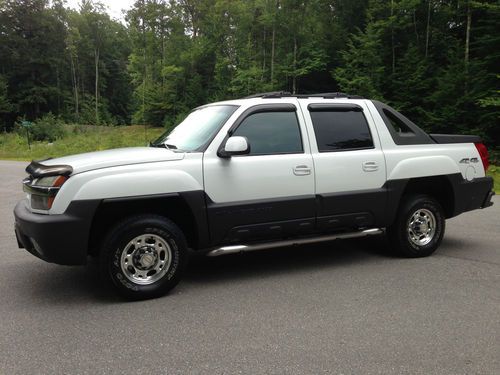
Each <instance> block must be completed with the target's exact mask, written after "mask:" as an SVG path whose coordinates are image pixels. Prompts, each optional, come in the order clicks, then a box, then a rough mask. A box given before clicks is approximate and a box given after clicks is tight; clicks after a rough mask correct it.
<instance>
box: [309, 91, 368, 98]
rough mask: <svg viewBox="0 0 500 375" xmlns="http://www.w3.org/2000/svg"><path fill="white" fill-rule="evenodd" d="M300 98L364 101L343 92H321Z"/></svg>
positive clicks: (357, 96)
mask: <svg viewBox="0 0 500 375" xmlns="http://www.w3.org/2000/svg"><path fill="white" fill-rule="evenodd" d="M301 96H304V97H308V98H325V99H334V98H347V99H364V98H363V97H362V96H359V95H351V94H346V93H345V92H323V93H321V94H304V95H301Z"/></svg>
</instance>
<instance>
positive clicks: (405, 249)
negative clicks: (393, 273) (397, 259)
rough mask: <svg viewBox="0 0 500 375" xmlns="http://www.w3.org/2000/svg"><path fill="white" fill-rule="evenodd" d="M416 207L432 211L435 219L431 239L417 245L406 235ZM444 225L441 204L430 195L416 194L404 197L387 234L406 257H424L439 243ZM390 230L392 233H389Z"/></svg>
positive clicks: (434, 249)
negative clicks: (434, 229)
mask: <svg viewBox="0 0 500 375" xmlns="http://www.w3.org/2000/svg"><path fill="white" fill-rule="evenodd" d="M418 209H426V210H429V211H430V212H432V214H433V215H434V218H435V220H436V232H435V233H434V237H433V238H432V240H431V241H430V242H429V243H428V244H426V245H422V246H419V245H417V244H415V243H413V242H412V241H411V240H410V238H409V237H408V221H409V220H410V218H411V216H412V215H413V214H414V213H415V212H416V211H417V210H418ZM445 227H446V219H445V216H444V212H443V209H442V207H441V205H440V204H439V203H438V202H437V201H436V200H435V199H433V198H432V197H429V196H425V195H416V196H409V197H406V198H405V200H404V203H403V205H402V209H401V211H400V214H399V215H398V217H397V219H396V223H395V224H394V226H393V228H390V230H389V235H390V237H391V240H392V242H393V244H394V245H395V247H396V248H397V250H399V252H400V253H401V254H402V255H404V256H407V257H415V258H416V257H424V256H428V255H431V254H432V253H433V252H434V251H436V249H437V248H438V247H439V245H440V244H441V241H442V239H443V236H444V232H445ZM391 232H392V233H391Z"/></svg>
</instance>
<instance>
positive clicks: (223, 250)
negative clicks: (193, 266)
mask: <svg viewBox="0 0 500 375" xmlns="http://www.w3.org/2000/svg"><path fill="white" fill-rule="evenodd" d="M382 233H384V231H383V230H382V229H379V228H372V229H365V230H362V231H358V232H347V233H337V234H329V235H327V236H319V237H308V238H298V239H293V240H284V241H274V242H265V243H258V244H252V245H231V246H223V247H219V248H217V249H214V250H211V251H209V252H208V254H207V255H208V256H209V257H217V256H219V255H225V254H235V253H245V252H247V251H256V250H266V249H273V248H276V247H285V246H295V245H304V244H310V243H316V242H324V241H331V240H339V239H345V238H355V237H365V236H373V235H377V234H382Z"/></svg>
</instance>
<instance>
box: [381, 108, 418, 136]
mask: <svg viewBox="0 0 500 375" xmlns="http://www.w3.org/2000/svg"><path fill="white" fill-rule="evenodd" d="M383 111H384V114H385V115H386V116H387V119H388V120H389V122H390V124H391V126H392V127H393V129H394V131H395V132H397V133H398V135H400V136H403V137H404V136H410V137H414V136H415V133H414V132H413V130H411V129H410V127H409V126H408V125H406V124H405V123H404V122H403V121H401V120H400V119H399V118H397V117H396V115H394V114H393V113H392V112H390V111H388V110H387V109H385V108H384V109H383Z"/></svg>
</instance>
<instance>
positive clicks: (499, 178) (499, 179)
mask: <svg viewBox="0 0 500 375" xmlns="http://www.w3.org/2000/svg"><path fill="white" fill-rule="evenodd" d="M488 176H491V177H493V181H494V189H495V193H497V194H500V167H499V166H496V165H490V167H489V168H488Z"/></svg>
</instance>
